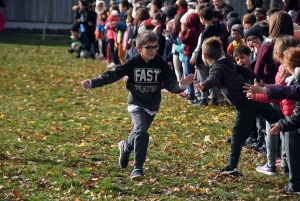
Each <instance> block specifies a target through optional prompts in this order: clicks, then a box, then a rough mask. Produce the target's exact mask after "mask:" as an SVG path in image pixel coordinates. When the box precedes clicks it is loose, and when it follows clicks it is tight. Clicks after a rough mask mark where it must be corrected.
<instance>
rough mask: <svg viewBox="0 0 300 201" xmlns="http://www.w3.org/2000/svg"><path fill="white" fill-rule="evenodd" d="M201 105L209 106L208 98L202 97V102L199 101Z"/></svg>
mask: <svg viewBox="0 0 300 201" xmlns="http://www.w3.org/2000/svg"><path fill="white" fill-rule="evenodd" d="M199 104H200V105H201V106H203V105H204V106H208V102H207V99H206V98H204V99H202V100H201V101H200V103H199Z"/></svg>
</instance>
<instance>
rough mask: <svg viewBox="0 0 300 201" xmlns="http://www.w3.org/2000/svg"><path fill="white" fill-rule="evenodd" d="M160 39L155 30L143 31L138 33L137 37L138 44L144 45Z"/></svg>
mask: <svg viewBox="0 0 300 201" xmlns="http://www.w3.org/2000/svg"><path fill="white" fill-rule="evenodd" d="M156 41H158V38H157V35H156V33H154V32H153V31H142V32H141V33H138V35H137V37H136V46H137V47H142V46H143V45H145V44H146V43H148V42H156Z"/></svg>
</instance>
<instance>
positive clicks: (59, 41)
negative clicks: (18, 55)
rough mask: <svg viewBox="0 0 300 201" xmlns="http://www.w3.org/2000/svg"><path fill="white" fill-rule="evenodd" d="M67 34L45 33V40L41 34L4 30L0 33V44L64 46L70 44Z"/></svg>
mask: <svg viewBox="0 0 300 201" xmlns="http://www.w3.org/2000/svg"><path fill="white" fill-rule="evenodd" d="M71 42H72V41H71V39H70V37H69V36H67V35H64V36H56V35H46V37H45V40H42V35H41V34H29V33H16V32H11V31H4V32H2V33H1V34H0V45H1V44H16V45H32V46H41V45H42V46H56V47H58V46H65V47H68V46H70V44H71Z"/></svg>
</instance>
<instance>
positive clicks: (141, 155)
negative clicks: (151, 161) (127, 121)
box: [119, 107, 155, 180]
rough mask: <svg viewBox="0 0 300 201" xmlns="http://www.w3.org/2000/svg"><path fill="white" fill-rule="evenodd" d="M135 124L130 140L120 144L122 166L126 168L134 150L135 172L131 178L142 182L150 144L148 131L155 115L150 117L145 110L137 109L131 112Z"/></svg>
mask: <svg viewBox="0 0 300 201" xmlns="http://www.w3.org/2000/svg"><path fill="white" fill-rule="evenodd" d="M130 116H131V119H132V121H133V123H134V127H133V130H132V131H131V133H130V135H129V137H128V139H127V140H126V141H125V142H123V143H122V142H121V143H122V144H121V145H120V144H119V149H120V160H119V163H120V166H121V167H123V168H126V167H127V165H128V159H129V155H130V153H131V152H132V151H133V150H134V170H133V172H132V175H131V178H132V179H133V180H134V179H136V180H141V179H142V178H143V165H144V163H145V161H146V155H147V149H148V144H149V134H148V129H149V127H150V125H151V123H152V122H153V120H154V117H155V115H149V114H148V113H147V112H146V111H145V110H144V109H143V108H139V107H138V108H136V109H134V110H133V111H131V112H130Z"/></svg>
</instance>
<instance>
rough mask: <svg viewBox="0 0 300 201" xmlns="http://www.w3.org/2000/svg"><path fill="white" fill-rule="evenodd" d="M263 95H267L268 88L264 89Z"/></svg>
mask: <svg viewBox="0 0 300 201" xmlns="http://www.w3.org/2000/svg"><path fill="white" fill-rule="evenodd" d="M263 94H264V95H267V88H266V87H263Z"/></svg>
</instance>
